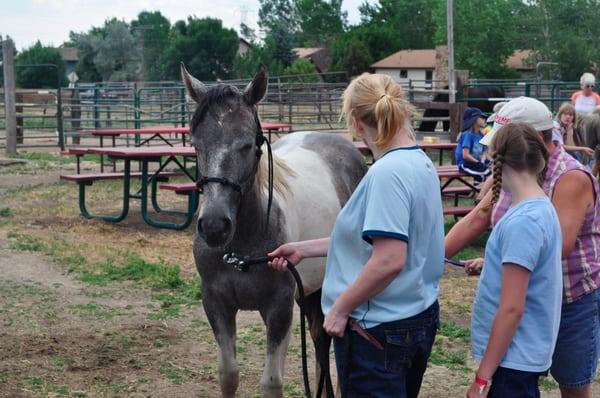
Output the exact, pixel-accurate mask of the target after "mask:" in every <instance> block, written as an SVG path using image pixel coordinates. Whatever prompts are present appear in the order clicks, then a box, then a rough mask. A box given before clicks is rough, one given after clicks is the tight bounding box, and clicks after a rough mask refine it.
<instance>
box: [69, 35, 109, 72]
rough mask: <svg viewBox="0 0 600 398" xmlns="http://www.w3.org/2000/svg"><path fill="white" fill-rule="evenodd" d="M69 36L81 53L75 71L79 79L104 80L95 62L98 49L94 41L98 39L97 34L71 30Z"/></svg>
mask: <svg viewBox="0 0 600 398" xmlns="http://www.w3.org/2000/svg"><path fill="white" fill-rule="evenodd" d="M96 34H99V33H96ZM69 38H70V42H71V43H72V45H73V46H74V47H76V48H77V52H78V54H79V62H77V65H76V66H75V73H77V76H79V81H81V82H97V81H100V80H102V76H100V73H98V70H97V69H96V65H95V64H94V58H95V56H96V50H95V49H94V44H93V43H94V41H95V40H96V38H95V35H94V34H91V33H76V32H70V33H69Z"/></svg>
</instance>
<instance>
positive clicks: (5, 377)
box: [0, 372, 8, 383]
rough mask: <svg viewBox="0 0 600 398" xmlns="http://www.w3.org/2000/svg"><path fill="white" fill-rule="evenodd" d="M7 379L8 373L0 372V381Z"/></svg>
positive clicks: (4, 381)
mask: <svg viewBox="0 0 600 398" xmlns="http://www.w3.org/2000/svg"><path fill="white" fill-rule="evenodd" d="M7 381H8V375H7V374H6V373H4V372H0V383H6V382H7Z"/></svg>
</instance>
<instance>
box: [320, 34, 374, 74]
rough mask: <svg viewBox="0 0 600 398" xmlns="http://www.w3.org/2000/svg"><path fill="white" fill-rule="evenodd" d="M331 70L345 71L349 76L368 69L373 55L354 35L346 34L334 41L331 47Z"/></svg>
mask: <svg viewBox="0 0 600 398" xmlns="http://www.w3.org/2000/svg"><path fill="white" fill-rule="evenodd" d="M331 52H332V59H333V61H332V66H331V68H330V69H331V70H332V71H340V72H341V71H343V72H346V76H347V77H348V78H351V77H353V76H357V75H360V74H361V73H363V72H366V71H368V70H369V68H370V66H371V64H372V63H373V57H372V55H371V52H370V50H369V47H368V46H367V45H366V44H365V43H364V42H363V41H362V40H360V39H359V38H358V37H356V36H347V37H345V38H344V39H341V40H339V41H337V42H335V43H334V44H333V46H332V49H331Z"/></svg>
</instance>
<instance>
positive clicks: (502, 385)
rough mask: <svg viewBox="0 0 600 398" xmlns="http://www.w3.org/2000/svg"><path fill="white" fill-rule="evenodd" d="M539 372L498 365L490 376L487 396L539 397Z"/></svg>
mask: <svg viewBox="0 0 600 398" xmlns="http://www.w3.org/2000/svg"><path fill="white" fill-rule="evenodd" d="M539 378H540V374H539V373H532V372H523V371H520V370H514V369H508V368H502V367H499V368H498V369H497V370H496V373H494V376H493V377H492V387H491V388H490V392H489V393H488V398H509V397H510V398H539V397H540V389H539V388H538V379H539Z"/></svg>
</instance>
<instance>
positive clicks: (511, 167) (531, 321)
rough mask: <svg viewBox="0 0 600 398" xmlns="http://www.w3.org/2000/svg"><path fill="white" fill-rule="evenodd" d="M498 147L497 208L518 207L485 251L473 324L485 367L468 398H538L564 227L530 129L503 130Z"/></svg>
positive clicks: (556, 304) (555, 321)
mask: <svg viewBox="0 0 600 398" xmlns="http://www.w3.org/2000/svg"><path fill="white" fill-rule="evenodd" d="M492 147H493V149H494V155H493V178H494V180H493V188H492V191H493V194H492V204H493V203H495V202H497V201H498V198H499V196H500V192H501V190H505V191H506V192H508V193H510V194H511V198H512V202H511V205H510V208H509V210H508V211H507V212H506V214H505V215H504V216H503V217H502V219H500V221H499V222H498V224H497V225H496V226H495V228H494V229H493V231H492V234H491V235H490V238H489V240H488V242H487V244H486V248H485V266H484V267H483V272H482V274H481V278H480V280H479V286H478V290H477V295H476V297H475V302H474V305H473V314H472V320H471V345H472V352H473V356H474V358H475V359H476V360H479V361H480V365H479V369H478V371H477V374H476V377H475V381H474V382H473V384H472V385H471V387H470V389H469V390H468V392H467V397H468V398H475V397H477V398H479V397H523V398H525V397H532V398H535V397H539V396H540V392H539V388H538V378H539V376H540V375H542V374H545V373H546V372H547V371H548V369H549V368H550V365H551V363H552V353H553V351H554V346H555V343H556V338H557V335H558V329H559V323H560V315H561V301H562V268H561V247H562V241H561V230H560V224H559V221H558V216H557V214H556V211H555V210H554V207H553V206H552V203H551V202H550V199H549V198H548V197H547V196H546V194H545V193H544V190H543V189H542V183H543V180H544V176H545V174H546V163H547V161H548V150H547V149H546V146H545V145H544V142H543V141H542V139H541V138H540V136H539V135H538V133H537V132H536V131H535V129H533V128H532V127H531V126H530V125H528V124H524V123H510V124H507V125H505V126H504V127H502V128H501V129H500V130H498V131H497V133H496V134H495V137H494V140H493V143H492Z"/></svg>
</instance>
